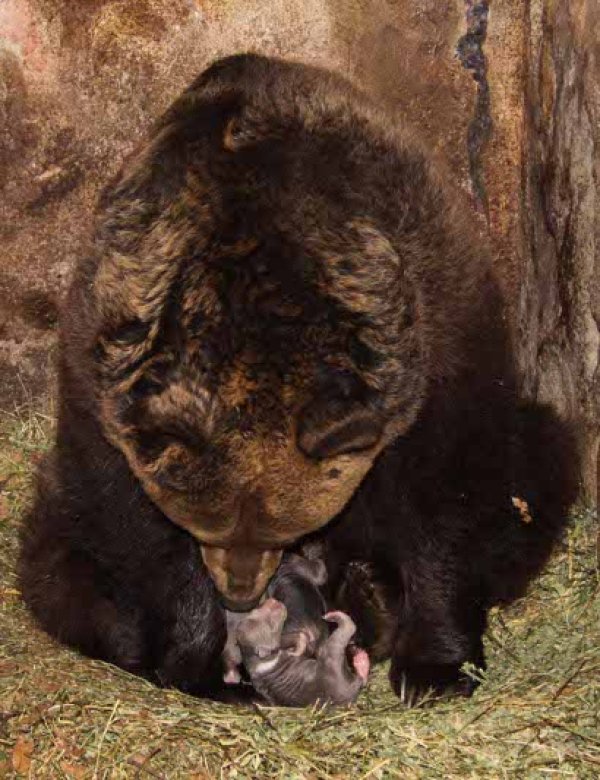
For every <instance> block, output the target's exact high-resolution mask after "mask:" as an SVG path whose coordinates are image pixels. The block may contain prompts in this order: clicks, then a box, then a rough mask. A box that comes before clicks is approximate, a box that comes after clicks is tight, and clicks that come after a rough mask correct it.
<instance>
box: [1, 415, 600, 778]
mask: <svg viewBox="0 0 600 780" xmlns="http://www.w3.org/2000/svg"><path fill="white" fill-rule="evenodd" d="M49 427H50V420H48V419H47V418H45V417H43V416H41V415H39V414H37V413H33V412H31V413H28V414H24V413H21V414H15V415H5V416H4V420H3V426H2V432H1V437H0V489H1V496H0V777H13V776H15V777H17V776H18V777H22V776H29V777H36V778H38V777H39V778H73V777H75V778H88V777H89V778H92V777H95V778H137V777H139V778H159V777H160V778H213V777H225V778H261V779H262V778H276V777H277V778H286V779H287V778H290V779H291V778H331V777H337V778H348V777H352V778H356V780H359V779H360V778H373V779H374V780H375V779H376V778H384V777H385V778H388V777H389V778H393V777H402V778H420V777H425V778H438V777H439V778H482V777H498V778H500V777H518V778H547V777H551V776H559V777H561V778H568V777H576V778H586V777H590V778H591V777H594V778H595V777H598V776H600V728H599V720H600V606H599V601H600V600H599V599H598V593H599V582H600V578H599V570H598V561H597V550H596V534H597V525H596V522H595V519H594V517H593V515H592V513H590V512H584V511H581V512H579V513H577V514H576V516H575V517H574V522H573V526H572V530H571V532H570V534H569V538H568V543H567V545H566V546H565V548H564V549H563V550H561V551H560V552H559V554H558V555H557V556H556V557H555V560H554V561H553V564H552V566H551V568H550V569H549V571H548V573H547V574H546V575H545V576H544V577H543V578H542V580H541V581H540V582H539V583H537V585H536V586H535V588H534V589H533V590H532V592H531V594H530V595H529V597H528V598H527V599H526V600H524V601H523V602H522V603H520V604H518V605H515V607H513V608H512V609H511V610H509V611H507V612H505V613H503V614H498V613H497V614H494V615H493V616H492V620H491V627H490V630H489V632H488V636H487V653H488V659H489V670H488V672H487V675H486V677H485V680H484V684H483V685H482V686H481V687H480V688H479V690H478V692H477V693H476V694H475V696H474V697H473V699H471V700H470V701H451V700H449V701H443V702H440V703H437V704H436V705H435V706H433V707H428V706H422V707H420V708H417V709H413V710H410V711H407V710H404V709H402V707H401V706H400V705H399V703H398V702H397V700H396V699H395V698H394V697H393V696H392V694H391V693H390V691H389V690H388V687H387V684H386V670H385V668H379V669H377V670H376V672H375V674H374V676H373V680H372V682H371V684H370V686H369V688H368V690H367V691H366V693H365V694H364V695H363V696H361V699H360V701H359V703H358V705H357V706H356V707H355V708H352V709H349V710H343V711H340V710H338V711H336V710H307V711H286V710H283V709H277V708H257V709H242V708H236V707H232V706H226V705H217V704H211V703H207V702H204V701H200V700H196V699H193V698H191V697H188V696H185V695H183V694H180V693H177V692H175V691H166V690H159V689H157V688H154V687H152V686H151V685H150V684H148V683H146V682H144V681H142V680H139V679H137V678H134V677H132V676H130V675H128V674H126V673H124V672H121V671H120V670H118V669H115V668H113V667H111V666H109V665H107V664H102V663H99V662H94V661H89V660H87V659H85V658H82V657H80V656H78V655H77V654H76V653H73V652H70V651H69V650H66V649H64V648H62V647H59V646H58V645H57V644H55V643H54V642H52V641H51V640H50V639H48V638H47V637H46V636H45V635H44V634H42V633H41V632H40V631H39V630H37V629H36V628H35V627H34V626H33V625H32V622H31V621H30V619H29V617H28V615H27V612H26V610H25V609H24V607H23V605H22V604H21V602H20V600H19V594H18V592H17V591H16V589H15V582H14V561H15V555H16V532H17V526H18V523H19V518H20V516H21V514H22V510H23V507H24V505H25V504H26V502H27V497H28V493H29V489H30V480H31V465H32V462H35V460H36V459H37V458H38V457H39V455H40V453H41V452H42V451H43V450H44V449H45V448H46V447H47V442H48V434H47V431H48V430H49Z"/></svg>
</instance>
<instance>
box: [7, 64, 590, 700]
mask: <svg viewBox="0 0 600 780" xmlns="http://www.w3.org/2000/svg"><path fill="white" fill-rule="evenodd" d="M575 474H576V463H575V455H574V448H573V444H572V442H571V438H570V436H569V435H568V433H567V431H566V429H564V428H563V426H562V424H561V423H560V422H559V421H558V420H556V419H555V418H554V416H553V415H552V414H551V413H550V412H549V411H548V410H545V409H543V408H540V407H535V406H533V405H525V404H521V403H520V402H519V399H518V397H517V394H516V391H515V376H514V366H513V357H512V353H511V345H510V340H509V337H508V335H507V326H506V323H505V318H504V314H503V311H502V302H501V298H500V295H499V292H498V287H497V283H496V281H495V279H494V275H493V273H492V270H491V264H490V261H489V259H488V255H487V252H486V250H485V248H484V247H482V243H481V241H480V240H479V238H478V237H477V235H476V233H475V231H474V229H473V227H472V226H471V225H470V219H469V211H468V208H467V207H466V206H465V204H464V201H463V199H462V198H461V197H460V196H459V194H458V193H457V191H455V190H454V189H452V188H451V187H450V186H449V184H448V182H447V181H445V179H444V177H443V176H442V174H441V173H440V172H439V171H438V170H437V168H436V166H435V165H434V164H433V163H432V162H431V161H430V160H429V159H428V157H427V154H426V153H425V152H424V151H423V149H421V148H420V146H419V145H418V143H417V142H416V141H415V140H414V139H413V138H412V137H411V135H410V133H409V132H408V131H407V130H406V129H405V128H404V127H403V126H402V124H401V122H400V120H399V118H398V117H394V116H390V115H389V114H386V113H385V112H384V111H383V110H382V109H381V108H379V107H377V106H374V105H372V104H371V103H370V102H369V101H368V100H367V98H365V97H364V96H363V95H362V94H361V93H359V92H358V91H357V90H355V89H354V88H353V87H352V86H350V85H349V84H348V83H346V82H345V81H344V80H343V79H341V78H339V77H337V76H334V75H332V74H330V73H327V72H325V71H323V70H319V69H317V68H312V67H306V66H304V65H298V64H291V63H286V62H281V61H278V60H274V59H267V58H264V57H259V56H253V55H244V56H236V57H231V58H228V59H225V60H222V61H220V62H217V63H216V64H214V65H213V66H212V67H210V68H209V69H208V70H207V71H206V72H204V73H203V74H202V75H201V76H200V77H199V78H198V79H197V80H196V81H195V82H194V83H193V84H192V85H191V87H190V88H189V89H188V90H187V91H186V92H184V93H183V95H182V96H181V97H180V98H179V99H178V100H177V101H176V102H175V103H174V105H173V106H172V107H171V108H170V109H169V110H168V111H167V113H166V114H165V116H164V117H163V118H162V119H161V120H160V122H159V123H158V125H157V126H156V127H155V129H154V130H153V132H152V135H151V137H150V139H149V141H148V143H147V144H145V145H144V146H143V147H142V148H141V149H140V150H138V152H136V153H135V154H134V155H133V156H132V157H131V158H130V159H129V160H128V161H127V162H126V164H125V166H124V168H123V170H122V171H121V173H120V175H119V176H118V178H117V180H116V181H115V182H114V183H113V184H112V185H111V186H109V188H108V189H107V191H106V192H105V193H104V195H103V198H102V200H101V204H100V213H99V219H98V226H97V230H96V234H95V237H94V241H93V244H92V246H91V248H90V252H89V255H88V256H87V257H86V258H85V259H84V260H83V261H82V262H81V264H80V265H79V267H78V268H77V271H76V274H75V278H74V281H73V284H72V288H71V291H70V295H69V297H68V300H67V302H66V306H65V309H64V313H63V317H62V329H61V348H60V391H59V413H58V430H57V439H56V446H55V448H54V450H53V452H52V453H51V455H50V456H49V458H48V460H47V462H46V463H45V464H44V466H43V468H42V469H41V473H40V477H39V480H38V496H37V500H36V503H35V506H34V508H33V511H32V512H31V514H30V516H29V518H28V520H27V522H26V525H25V528H24V533H23V539H22V557H21V584H22V590H23V595H24V598H25V600H26V601H27V603H28V604H29V606H30V607H31V609H32V610H33V612H34V614H35V615H36V617H37V618H38V620H39V621H40V623H41V624H42V626H43V627H44V628H45V629H46V630H47V631H49V632H50V633H51V634H53V635H54V636H56V637H58V638H59V639H60V640H62V641H64V642H67V643H69V644H71V645H73V646H75V647H78V648H80V649H81V650H82V651H83V652H85V653H88V654H90V655H93V656H97V657H101V658H104V659H107V660H109V661H112V662H113V663H116V664H118V665H120V666H123V667H125V668H127V669H130V670H133V671H136V672H139V673H140V674H147V675H150V676H154V677H155V678H158V679H159V680H160V681H161V682H163V683H164V684H168V685H175V686H178V687H180V688H182V689H185V690H189V691H193V692H197V693H202V694H208V695H211V694H215V695H216V694H218V690H219V687H220V679H221V675H222V671H221V661H220V654H221V650H222V647H223V643H224V638H225V637H224V634H225V627H224V621H223V615H222V608H221V605H220V600H222V601H223V602H224V603H225V604H227V605H228V606H229V607H230V608H232V609H248V608H250V607H251V606H252V605H253V604H254V603H255V602H256V600H257V599H258V598H259V597H260V595H261V593H262V592H263V590H264V588H265V585H266V584H267V582H268V580H269V578H270V576H271V575H272V573H273V572H274V571H275V569H276V567H277V565H278V562H279V560H280V557H281V553H282V550H283V549H284V548H285V547H288V546H290V545H293V544H294V543H296V542H297V541H298V540H299V539H301V538H302V537H303V536H305V535H306V534H308V533H310V532H314V531H315V530H316V529H319V528H322V527H323V526H325V525H326V524H328V523H330V521H332V520H333V519H334V518H335V520H334V522H333V523H332V524H330V525H329V526H327V528H326V529H325V531H324V533H323V534H322V538H323V540H324V544H325V555H326V558H327V564H328V567H329V571H330V587H331V598H332V600H333V601H334V602H335V601H336V600H337V598H338V596H339V598H340V599H341V600H342V601H343V602H344V606H346V607H347V608H348V609H349V610H350V612H352V613H353V614H354V615H355V617H356V618H357V620H358V622H359V628H360V631H361V637H362V641H365V642H367V643H368V644H369V645H370V646H372V647H373V648H374V653H375V654H376V655H377V657H382V656H385V655H391V657H392V666H391V681H392V685H393V686H394V688H395V690H396V691H397V692H402V693H405V694H406V695H407V697H408V699H409V700H412V699H413V697H414V696H415V695H418V694H420V693H421V692H422V691H423V690H424V689H426V688H427V687H429V686H433V687H434V688H435V689H437V690H443V689H446V688H450V689H454V690H458V691H462V692H468V690H469V689H470V683H469V679H468V678H467V677H465V676H464V675H463V674H462V673H461V665H462V664H463V663H464V662H467V661H470V662H473V663H474V664H478V665H482V664H483V649H482V633H483V631H484V627H485V622H486V612H487V610H488V609H489V607H490V606H491V605H493V604H498V603H505V602H508V601H510V600H512V599H514V598H516V597H517V596H519V595H520V594H522V593H523V591H524V589H525V587H526V584H527V582H528V581H529V579H530V578H531V577H532V576H533V575H535V574H536V573H537V572H539V570H540V568H541V567H542V565H543V564H544V562H545V561H546V559H547V557H548V555H549V553H550V550H551V547H552V544H553V542H554V541H555V540H556V539H557V538H558V537H559V535H560V532H561V529H562V528H563V524H564V519H565V514H566V511H567V508H568V505H569V503H570V502H571V501H572V499H573V497H574V486H575V476H574V475H575ZM357 571H358V572H359V573H360V576H359V577H358V578H357ZM357 583H358V584H357ZM369 588H371V591H372V593H374V594H375V597H374V599H373V603H374V604H375V611H376V613H377V615H376V617H377V619H378V622H377V621H375V623H373V614H372V611H371V612H369V604H368V600H369V592H371V591H369ZM219 592H220V594H219ZM219 596H220V597H219ZM361 598H362V599H363V601H361ZM377 605H378V606H377ZM371 606H372V605H371ZM369 619H370V620H371V622H370V623H369V625H367V623H368V622H369ZM373 626H375V628H374V627H373Z"/></svg>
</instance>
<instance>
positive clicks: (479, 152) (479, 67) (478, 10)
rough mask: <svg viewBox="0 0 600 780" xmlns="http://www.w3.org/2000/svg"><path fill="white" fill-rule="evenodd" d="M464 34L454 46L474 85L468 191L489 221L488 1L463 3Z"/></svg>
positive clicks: (468, 147)
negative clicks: (485, 155)
mask: <svg viewBox="0 0 600 780" xmlns="http://www.w3.org/2000/svg"><path fill="white" fill-rule="evenodd" d="M465 6H466V14H467V32H466V33H465V35H463V36H462V38H460V39H459V41H458V43H457V45H456V54H457V56H458V58H459V60H460V62H461V64H462V66H463V67H464V68H466V69H467V70H470V71H471V73H472V75H473V78H474V79H475V81H476V83H477V100H476V103H475V113H474V116H473V118H472V119H471V122H470V123H469V129H468V131H467V152H468V157H469V172H470V176H471V187H472V188H473V195H474V197H475V200H476V203H477V206H478V208H480V209H481V210H482V211H483V212H484V214H485V216H486V218H487V217H488V197H487V191H486V186H485V178H484V175H483V169H482V157H483V152H484V149H485V147H486V144H487V142H488V140H489V138H490V135H491V132H492V117H491V99H490V88H489V84H488V80H487V60H486V58H485V54H484V52H483V45H484V43H485V39H486V35H487V24H488V12H489V0H480V2H478V1H477V0H465Z"/></svg>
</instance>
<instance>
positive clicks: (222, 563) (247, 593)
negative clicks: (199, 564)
mask: <svg viewBox="0 0 600 780" xmlns="http://www.w3.org/2000/svg"><path fill="white" fill-rule="evenodd" d="M200 550H201V553H202V560H203V561H204V564H205V566H206V568H207V569H208V572H209V574H210V576H211V578H212V580H213V582H214V583H215V585H216V587H217V590H218V591H219V593H220V595H221V599H222V601H223V604H224V606H225V607H226V608H227V609H229V610H231V611H232V612H247V611H248V610H250V609H253V608H254V607H256V605H257V604H258V603H259V601H260V598H261V596H262V595H263V593H264V591H265V588H266V587H267V585H268V584H269V580H270V579H271V577H272V576H273V574H275V572H276V570H277V567H278V566H279V563H280V561H281V556H282V553H283V551H282V550H281V549H279V550H261V549H258V550H257V549H254V548H248V547H230V548H224V547H212V546H208V545H201V546H200Z"/></svg>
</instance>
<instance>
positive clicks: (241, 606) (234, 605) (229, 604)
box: [221, 596, 260, 612]
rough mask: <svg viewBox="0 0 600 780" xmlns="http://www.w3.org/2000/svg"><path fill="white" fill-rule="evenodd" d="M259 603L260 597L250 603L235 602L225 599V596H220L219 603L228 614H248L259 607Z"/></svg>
mask: <svg viewBox="0 0 600 780" xmlns="http://www.w3.org/2000/svg"><path fill="white" fill-rule="evenodd" d="M259 602H260V596H259V597H258V598H257V599H253V600H250V601H236V600H233V599H229V598H226V597H225V596H221V603H222V604H223V606H224V607H225V609H228V610H229V611H230V612H250V611H251V610H253V609H254V608H255V607H257V606H258V605H259Z"/></svg>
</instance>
